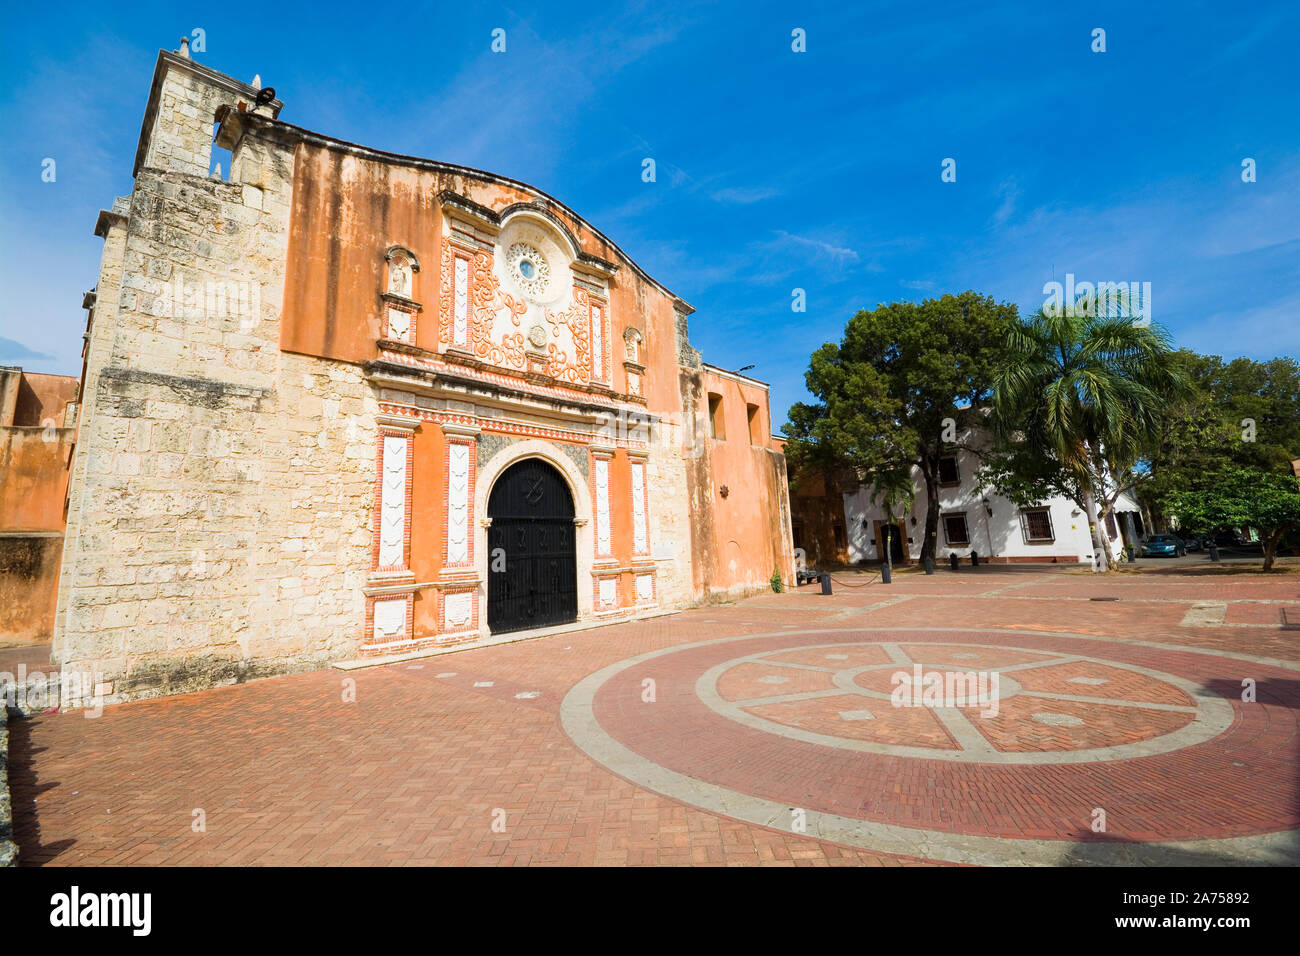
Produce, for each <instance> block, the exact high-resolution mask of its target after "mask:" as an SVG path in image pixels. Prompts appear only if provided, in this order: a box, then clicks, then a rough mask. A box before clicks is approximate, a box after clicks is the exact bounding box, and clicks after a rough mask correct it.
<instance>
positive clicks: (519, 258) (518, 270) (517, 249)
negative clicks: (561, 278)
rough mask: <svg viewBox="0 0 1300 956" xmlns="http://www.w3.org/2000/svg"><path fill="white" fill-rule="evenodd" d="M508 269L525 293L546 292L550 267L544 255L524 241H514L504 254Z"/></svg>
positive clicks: (534, 294) (533, 294)
mask: <svg viewBox="0 0 1300 956" xmlns="http://www.w3.org/2000/svg"><path fill="white" fill-rule="evenodd" d="M506 260H507V262H508V263H509V265H510V271H511V272H512V273H514V278H515V281H516V282H517V283H518V284H519V287H520V288H521V289H523V291H524V292H525V293H527V294H528V295H531V296H540V295H542V294H544V293H545V292H546V287H547V285H548V284H549V282H550V278H551V267H550V264H549V263H547V261H546V257H545V256H544V255H542V254H541V253H540V252H538V251H537V249H535V248H534V247H533V246H530V245H529V244H528V243H526V242H516V243H515V244H514V245H512V246H511V247H510V249H509V251H508V252H507V254H506Z"/></svg>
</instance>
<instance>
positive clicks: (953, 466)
mask: <svg viewBox="0 0 1300 956" xmlns="http://www.w3.org/2000/svg"><path fill="white" fill-rule="evenodd" d="M939 484H941V485H960V484H961V469H959V468H958V467H957V456H956V455H944V456H943V457H942V458H940V459H939Z"/></svg>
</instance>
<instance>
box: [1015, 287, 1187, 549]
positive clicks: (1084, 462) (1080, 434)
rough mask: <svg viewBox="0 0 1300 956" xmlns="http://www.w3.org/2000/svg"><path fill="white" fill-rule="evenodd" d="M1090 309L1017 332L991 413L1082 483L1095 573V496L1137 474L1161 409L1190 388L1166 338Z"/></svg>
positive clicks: (1100, 532) (1049, 316)
mask: <svg viewBox="0 0 1300 956" xmlns="http://www.w3.org/2000/svg"><path fill="white" fill-rule="evenodd" d="M1091 306H1092V303H1091V301H1087V302H1081V303H1080V304H1079V305H1076V306H1075V307H1073V308H1065V309H1061V308H1057V309H1046V310H1039V312H1038V313H1036V314H1035V315H1033V316H1030V317H1029V318H1028V319H1025V320H1024V321H1022V322H1020V323H1018V325H1017V326H1016V327H1014V328H1013V329H1012V330H1011V332H1010V333H1009V341H1008V346H1009V350H1010V352H1011V354H1012V356H1013V358H1012V360H1011V361H1009V362H1008V364H1007V365H1006V366H1005V367H1004V368H1002V369H1000V370H999V371H998V373H997V374H996V375H995V383H994V394H993V416H992V417H993V424H994V427H995V429H997V430H998V431H999V432H1000V433H1001V434H1002V435H1003V436H1011V435H1015V437H1016V438H1017V439H1019V440H1022V441H1027V442H1031V443H1033V445H1034V446H1036V447H1039V448H1042V449H1044V450H1045V451H1047V452H1049V453H1050V454H1051V455H1053V456H1055V458H1056V460H1057V461H1058V462H1059V463H1060V465H1061V467H1062V468H1063V469H1065V470H1066V471H1068V472H1069V473H1070V474H1071V476H1073V477H1074V478H1075V479H1076V480H1077V482H1078V485H1079V488H1080V490H1081V491H1082V493H1083V499H1084V506H1085V509H1086V511H1087V514H1088V525H1089V530H1090V532H1091V534H1092V545H1093V553H1094V554H1096V555H1097V560H1096V562H1095V564H1094V568H1095V569H1096V570H1097V571H1105V570H1108V568H1109V565H1110V561H1109V549H1108V545H1107V541H1108V539H1107V537H1106V534H1105V530H1104V529H1103V528H1102V526H1101V520H1102V518H1104V515H1099V513H1098V507H1097V500H1098V498H1099V497H1105V496H1107V491H1108V485H1107V482H1108V478H1113V477H1114V476H1117V475H1119V474H1121V473H1127V472H1129V471H1131V469H1132V467H1133V466H1134V464H1136V463H1137V461H1138V460H1139V458H1141V457H1142V456H1143V455H1144V454H1145V453H1146V451H1147V450H1148V449H1150V448H1151V447H1152V443H1153V442H1154V441H1155V440H1156V439H1157V437H1158V434H1159V422H1160V412H1161V410H1162V409H1163V408H1164V406H1165V404H1166V403H1167V402H1168V401H1169V400H1170V399H1171V398H1172V397H1174V396H1176V395H1178V394H1180V393H1182V391H1183V390H1184V389H1185V388H1186V384H1185V382H1184V380H1183V378H1182V377H1181V375H1180V373H1179V372H1178V370H1177V367H1176V365H1175V362H1174V358H1173V357H1174V354H1175V353H1174V351H1173V348H1172V346H1171V344H1170V339H1169V336H1168V334H1167V333H1166V332H1164V331H1163V330H1162V329H1160V328H1158V327H1156V326H1152V325H1150V324H1149V323H1142V322H1134V320H1133V319H1132V318H1129V317H1126V316H1124V315H1116V314H1113V313H1108V314H1105V315H1099V314H1098V313H1097V310H1096V309H1095V308H1093V307H1091ZM1116 490H1117V489H1116ZM1106 510H1107V511H1109V504H1107V509H1106Z"/></svg>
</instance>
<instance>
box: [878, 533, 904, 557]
mask: <svg viewBox="0 0 1300 956" xmlns="http://www.w3.org/2000/svg"><path fill="white" fill-rule="evenodd" d="M880 531H881V534H882V535H883V536H884V539H885V540H886V541H887V542H889V544H888V547H889V563H890V564H902V563H903V560H904V558H903V535H902V532H900V531H899V530H898V525H896V524H886V525H881V526H880Z"/></svg>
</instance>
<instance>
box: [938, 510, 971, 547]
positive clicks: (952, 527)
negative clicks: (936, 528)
mask: <svg viewBox="0 0 1300 956" xmlns="http://www.w3.org/2000/svg"><path fill="white" fill-rule="evenodd" d="M943 537H944V540H945V541H947V542H948V544H950V545H952V546H954V547H955V546H957V545H963V546H964V545H968V544H970V532H969V531H968V530H967V529H966V515H965V513H962V514H958V515H944V516H943Z"/></svg>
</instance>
